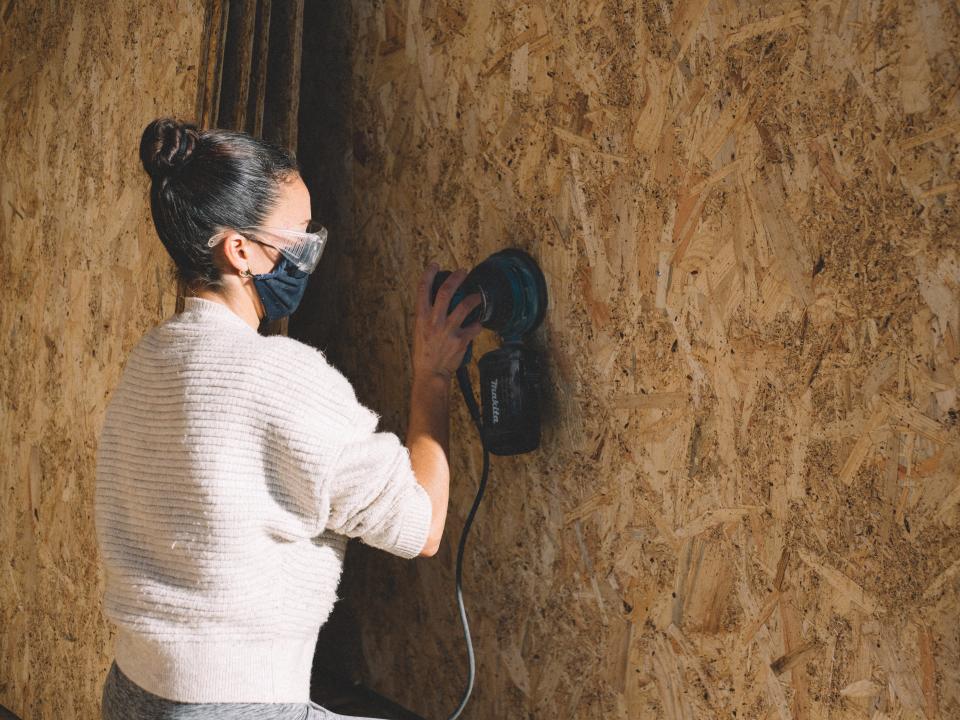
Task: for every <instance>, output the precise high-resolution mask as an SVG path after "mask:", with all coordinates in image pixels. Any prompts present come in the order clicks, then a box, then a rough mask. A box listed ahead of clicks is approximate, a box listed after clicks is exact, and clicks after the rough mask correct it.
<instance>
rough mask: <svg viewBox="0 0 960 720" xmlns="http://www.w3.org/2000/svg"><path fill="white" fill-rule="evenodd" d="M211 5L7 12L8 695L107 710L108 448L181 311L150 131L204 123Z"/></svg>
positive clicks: (0, 27)
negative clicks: (112, 429) (125, 397)
mask: <svg viewBox="0 0 960 720" xmlns="http://www.w3.org/2000/svg"><path fill="white" fill-rule="evenodd" d="M203 18H204V3H203V2H201V1H200V0H179V1H176V2H173V1H171V0H160V1H159V2H151V3H143V2H138V3H129V2H109V3H95V4H91V3H81V2H67V3H63V2H61V3H4V4H3V11H2V13H0V98H2V113H0V118H2V126H3V131H2V133H0V143H2V146H0V238H2V242H0V299H2V302H0V337H2V338H3V341H4V345H5V347H6V348H7V350H6V354H5V359H4V362H3V363H2V364H0V388H2V393H3V405H2V410H0V448H2V451H0V453H2V461H0V473H2V475H3V483H2V489H0V546H2V547H3V548H4V563H3V569H2V570H0V704H3V705H5V706H7V707H9V708H10V709H11V710H13V711H14V712H16V713H18V714H19V715H21V716H22V717H25V718H37V719H40V718H58V719H63V720H69V719H72V718H79V719H86V718H92V717H99V707H100V690H101V687H102V683H103V679H104V676H105V675H106V672H107V669H108V667H109V665H110V662H111V661H112V655H113V644H112V628H111V627H110V626H109V625H108V624H107V623H106V621H105V620H104V618H103V616H102V615H101V612H100V598H101V596H102V592H103V587H102V583H103V578H102V570H101V568H100V563H99V554H98V551H97V545H96V537H95V528H94V525H93V492H94V468H95V466H94V452H95V449H96V443H97V437H98V435H99V429H100V425H101V422H102V419H103V412H104V409H105V407H106V404H107V401H108V400H109V395H110V392H111V391H112V389H113V388H114V387H115V385H116V383H117V381H118V379H119V373H120V370H121V366H122V362H123V360H124V358H126V355H127V353H128V352H129V351H130V349H131V348H132V347H133V345H134V344H135V343H136V342H137V340H139V339H140V337H141V335H142V334H143V332H145V331H146V330H147V329H148V328H149V327H150V326H152V325H154V324H156V323H157V322H159V321H160V320H162V319H163V318H165V317H167V316H169V315H170V314H172V313H173V311H174V306H175V303H176V284H175V282H174V279H173V277H172V274H171V271H172V264H171V263H170V261H169V258H168V256H167V254H166V251H165V250H164V248H163V246H162V245H161V243H160V241H159V239H158V238H157V236H156V232H155V230H154V228H153V222H152V220H151V219H150V207H149V182H148V178H147V176H146V174H145V173H144V172H143V169H142V167H141V165H140V160H139V154H138V151H139V144H140V135H141V133H142V132H143V128H144V127H145V126H146V125H147V123H148V122H149V121H150V120H151V119H153V118H154V117H156V116H158V115H167V114H171V115H174V116H177V117H182V118H184V119H189V118H191V117H192V116H193V112H194V106H195V103H196V97H197V83H198V70H197V65H198V61H199V59H200V44H201V33H202V30H203Z"/></svg>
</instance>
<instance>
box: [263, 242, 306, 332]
mask: <svg viewBox="0 0 960 720" xmlns="http://www.w3.org/2000/svg"><path fill="white" fill-rule="evenodd" d="M309 279H310V275H309V273H305V272H304V271H303V270H301V269H300V268H298V267H297V266H296V265H295V264H294V263H292V262H290V260H288V259H287V256H286V255H281V256H280V262H278V263H277V266H276V267H275V268H274V269H273V270H271V271H270V272H268V273H260V274H259V275H254V276H253V284H254V286H255V287H256V288H257V294H258V295H259V296H260V302H262V303H263V309H264V311H265V312H266V314H265V315H264V316H263V319H264V320H265V321H266V322H273V321H274V320H277V319H278V318H282V317H285V316H287V315H289V314H290V313H292V312H293V311H294V310H296V309H297V305H299V304H300V300H301V299H302V298H303V293H304V291H305V290H306V289H307V281H308V280H309Z"/></svg>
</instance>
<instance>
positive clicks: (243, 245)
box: [217, 230, 255, 274]
mask: <svg viewBox="0 0 960 720" xmlns="http://www.w3.org/2000/svg"><path fill="white" fill-rule="evenodd" d="M252 245H253V243H252V242H250V241H249V240H247V239H246V238H245V237H244V236H243V235H241V234H240V233H238V232H236V231H235V230H230V231H228V232H227V233H226V236H225V237H224V239H223V242H221V243H219V244H218V245H217V248H219V249H220V252H221V253H222V257H223V262H224V265H225V267H224V269H229V268H232V269H233V270H234V271H235V272H236V273H238V274H239V272H240V271H241V270H246V269H247V268H248V267H250V262H251V260H252V259H253V257H254V255H253V253H254V252H255V251H254V250H253V249H252Z"/></svg>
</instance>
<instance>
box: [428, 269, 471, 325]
mask: <svg viewBox="0 0 960 720" xmlns="http://www.w3.org/2000/svg"><path fill="white" fill-rule="evenodd" d="M466 277H467V271H466V270H464V269H462V268H461V269H459V270H455V271H454V272H452V273H450V276H449V277H448V278H447V279H446V280H444V281H443V284H442V285H441V286H440V289H439V290H437V297H436V299H435V300H434V301H433V311H432V312H433V315H432V320H433V322H434V324H435V325H443V323H444V321H445V320H446V317H447V310H448V309H449V308H450V299H451V298H452V297H453V293H454V292H456V290H457V288H458V287H460V283H462V282H463V280H464V278H466Z"/></svg>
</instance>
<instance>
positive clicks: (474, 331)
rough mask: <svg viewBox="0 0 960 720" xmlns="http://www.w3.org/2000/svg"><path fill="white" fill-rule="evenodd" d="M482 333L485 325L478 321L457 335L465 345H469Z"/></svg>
mask: <svg viewBox="0 0 960 720" xmlns="http://www.w3.org/2000/svg"><path fill="white" fill-rule="evenodd" d="M481 332H483V325H482V324H481V323H480V322H479V321H478V322H475V323H471V324H470V325H467V326H466V327H465V328H463V329H462V330H461V331H460V332H459V333H457V336H458V337H459V338H460V340H461V341H462V342H463V343H464V345H467V344H469V343H470V342H471V341H472V340H474V339H475V338H476V337H477V335H479V334H480V333H481Z"/></svg>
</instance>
